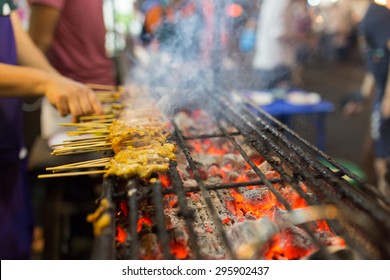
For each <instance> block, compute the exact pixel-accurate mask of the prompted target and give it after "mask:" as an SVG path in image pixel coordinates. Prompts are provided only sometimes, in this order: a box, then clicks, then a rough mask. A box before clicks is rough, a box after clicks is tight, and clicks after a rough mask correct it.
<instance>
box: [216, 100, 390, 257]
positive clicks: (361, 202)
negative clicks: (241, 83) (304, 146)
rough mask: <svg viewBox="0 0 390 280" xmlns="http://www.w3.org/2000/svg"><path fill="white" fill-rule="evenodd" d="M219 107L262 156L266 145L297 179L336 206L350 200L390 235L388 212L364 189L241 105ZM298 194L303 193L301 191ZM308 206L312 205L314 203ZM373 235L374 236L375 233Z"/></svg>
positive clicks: (223, 101) (222, 101) (224, 102)
mask: <svg viewBox="0 0 390 280" xmlns="http://www.w3.org/2000/svg"><path fill="white" fill-rule="evenodd" d="M219 104H223V107H222V109H221V110H220V112H222V114H223V116H225V117H226V118H227V119H229V118H230V119H231V118H232V117H231V116H232V115H233V116H236V118H235V119H234V120H232V122H233V123H235V124H237V122H239V123H241V125H243V126H244V129H243V131H241V132H242V133H243V134H244V135H245V136H247V137H248V138H251V140H250V142H251V144H252V145H253V146H254V147H255V148H256V147H257V148H256V149H257V150H258V151H259V152H262V153H264V152H265V151H266V148H265V147H264V143H265V144H266V146H267V147H268V149H269V148H270V149H272V150H273V151H274V152H276V153H278V154H279V156H281V157H282V158H283V160H285V161H286V162H289V163H290V164H291V166H293V167H294V168H293V169H294V172H295V175H296V176H297V177H299V176H302V178H303V179H304V180H306V181H307V182H309V183H310V184H312V186H315V187H316V190H317V191H320V192H321V193H323V194H324V195H325V197H327V199H328V200H330V201H332V202H333V203H335V204H340V203H341V202H342V201H344V202H345V198H346V197H348V198H349V199H348V200H347V201H348V203H349V202H351V201H352V202H353V203H354V204H355V206H357V208H358V209H365V210H367V212H369V213H370V217H371V218H373V219H376V220H377V221H379V226H380V227H382V223H385V224H384V226H385V227H386V229H385V231H384V233H383V234H385V233H388V232H389V227H388V225H387V224H388V221H389V214H388V213H386V211H385V210H384V209H381V208H380V207H379V206H378V205H377V203H374V202H373V201H372V199H371V198H370V197H367V196H366V195H365V193H364V192H362V191H360V189H357V190H356V188H354V187H353V186H350V185H348V184H347V183H346V181H345V180H343V179H341V178H339V177H337V176H335V175H334V174H333V173H332V172H331V171H330V170H329V169H328V168H325V167H323V166H322V165H320V164H318V163H316V162H315V160H314V159H312V158H310V157H309V156H308V155H307V154H305V152H303V151H302V150H301V149H300V148H299V147H297V146H296V145H294V144H292V143H291V142H290V141H289V140H288V139H287V138H286V137H285V135H283V134H282V133H281V132H280V131H279V129H276V128H274V127H273V126H271V125H270V124H269V123H266V122H265V121H264V120H262V119H261V118H259V117H257V116H254V115H253V114H252V113H251V112H250V111H249V109H247V108H241V107H240V106H238V105H237V106H235V107H233V106H231V105H230V104H228V103H227V101H226V100H225V99H222V98H219ZM238 107H239V108H238ZM227 112H228V113H227ZM253 123H256V125H254V124H253ZM244 130H246V131H244ZM270 136H272V137H275V140H274V141H272V140H271V139H270V138H269V137H270ZM260 139H262V140H263V141H264V143H260V142H259V140H260ZM275 141H277V144H276V143H275ZM281 144H284V145H286V146H287V148H288V151H289V152H290V153H291V151H293V152H295V154H296V155H298V159H299V160H297V159H296V158H292V155H291V154H289V155H286V154H284V153H283V151H282V150H281V148H280V145H281ZM296 155H295V156H296ZM308 168H312V169H314V170H315V171H316V172H317V173H318V174H319V176H317V177H320V178H322V179H324V180H326V182H327V183H328V184H329V185H328V186H324V185H323V184H320V183H319V182H320V181H321V180H316V178H315V177H314V176H312V175H311V174H310V172H308V170H307V169H308ZM282 175H283V173H282ZM284 177H286V176H284ZM306 181H305V182H306ZM293 187H294V186H293ZM329 187H333V192H331V191H330V190H329ZM336 187H337V188H336ZM295 188H296V186H295ZM296 189H297V188H296ZM297 190H298V191H299V188H298V189H297ZM336 198H337V199H336ZM308 202H310V203H312V201H308ZM362 215H365V213H362ZM372 230H373V229H370V231H372ZM370 233H371V234H372V232H370ZM385 247H386V246H385ZM385 250H388V249H385ZM385 254H386V255H389V252H385Z"/></svg>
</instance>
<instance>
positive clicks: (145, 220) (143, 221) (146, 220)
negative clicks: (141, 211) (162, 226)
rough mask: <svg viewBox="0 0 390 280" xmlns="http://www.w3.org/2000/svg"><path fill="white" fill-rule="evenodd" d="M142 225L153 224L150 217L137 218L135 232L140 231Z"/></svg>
mask: <svg viewBox="0 0 390 280" xmlns="http://www.w3.org/2000/svg"><path fill="white" fill-rule="evenodd" d="M143 225H146V226H149V227H151V226H153V222H152V220H151V219H149V218H146V217H141V218H140V219H139V220H138V224H137V232H140V231H141V229H142V227H143Z"/></svg>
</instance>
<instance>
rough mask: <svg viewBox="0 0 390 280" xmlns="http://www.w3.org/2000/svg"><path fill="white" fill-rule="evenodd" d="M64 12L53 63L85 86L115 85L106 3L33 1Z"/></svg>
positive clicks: (52, 51)
mask: <svg viewBox="0 0 390 280" xmlns="http://www.w3.org/2000/svg"><path fill="white" fill-rule="evenodd" d="M30 3H31V4H32V5H33V4H42V5H47V6H50V7H52V8H55V9H59V10H60V11H61V15H60V18H59V21H58V25H57V27H56V29H55V33H54V39H53V43H52V46H51V48H50V49H49V51H48V59H49V61H50V63H51V64H52V65H53V66H54V67H55V68H56V69H57V70H58V71H59V72H60V73H61V74H63V75H64V76H67V77H69V78H72V79H74V80H76V81H79V82H83V83H98V84H114V75H113V65H112V62H111V60H110V59H109V58H108V57H107V55H106V50H105V33H106V30H105V26H104V20H103V11H102V7H103V1H102V0H77V1H75V0H30Z"/></svg>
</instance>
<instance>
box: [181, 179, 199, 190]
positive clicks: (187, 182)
mask: <svg viewBox="0 0 390 280" xmlns="http://www.w3.org/2000/svg"><path fill="white" fill-rule="evenodd" d="M183 186H184V187H185V188H192V187H196V186H198V183H197V182H196V180H194V179H187V180H185V181H184V180H183Z"/></svg>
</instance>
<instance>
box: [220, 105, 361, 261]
mask: <svg viewBox="0 0 390 280" xmlns="http://www.w3.org/2000/svg"><path fill="white" fill-rule="evenodd" d="M224 112H226V111H224ZM234 113H235V112H231V113H230V114H228V116H229V117H230V116H233V115H234ZM227 121H229V122H231V120H228V119H227ZM233 122H234V124H235V125H236V128H237V126H240V124H239V123H240V120H233ZM241 125H248V123H247V122H242V124H241ZM219 127H220V129H221V130H222V131H225V129H224V128H223V127H222V125H221V124H219ZM239 130H240V131H241V132H242V133H243V134H244V135H246V136H247V140H249V142H250V143H251V145H252V147H254V148H255V149H256V150H257V151H258V152H259V153H260V154H261V155H262V156H263V157H264V158H265V159H266V160H267V161H268V163H269V164H271V166H272V167H273V168H274V169H275V170H276V171H277V172H278V173H279V174H280V175H281V176H282V177H283V179H284V182H287V183H288V184H290V185H291V186H292V187H293V189H294V190H295V191H297V193H298V194H299V195H300V196H301V197H302V198H303V199H304V200H305V201H306V202H307V204H308V205H318V204H319V203H318V202H317V201H315V200H314V199H312V198H310V197H309V196H308V195H307V194H306V193H305V192H304V191H303V190H302V188H301V187H300V186H299V185H298V179H299V178H298V177H299V176H293V177H291V176H289V175H288V174H287V173H286V171H285V170H284V169H283V168H282V167H281V166H280V165H279V164H277V163H276V162H275V160H274V159H273V158H272V155H270V150H271V148H272V150H273V151H274V152H276V153H277V154H278V155H279V156H281V157H282V158H283V159H284V160H285V162H288V163H290V164H292V166H294V165H296V164H294V161H293V160H292V159H291V158H290V157H288V156H287V155H285V154H284V153H283V151H282V150H281V149H280V148H279V147H278V146H277V145H276V144H275V143H273V145H271V144H272V141H271V140H270V139H269V138H268V137H267V136H266V134H261V135H260V137H261V138H263V140H264V143H262V144H260V143H258V139H259V137H255V136H252V135H250V133H245V130H246V129H245V128H242V127H240V128H239ZM227 137H228V138H231V137H230V136H227ZM230 141H234V142H236V141H235V140H234V139H230ZM264 144H265V145H264ZM235 146H238V149H239V150H241V148H240V147H239V144H235ZM244 158H246V159H247V156H245V157H244ZM249 160H250V159H249ZM251 165H252V164H251ZM256 169H257V168H256ZM299 169H302V166H299V165H298V166H294V170H295V171H299ZM303 169H304V168H303ZM255 172H256V170H255ZM256 173H257V172H256ZM298 173H299V172H298ZM306 177H307V181H306V182H309V184H311V185H313V184H315V183H314V181H315V178H314V177H313V176H311V175H307V176H306ZM267 186H268V185H267ZM332 202H333V203H334V204H336V203H337V202H338V201H337V200H332ZM290 209H291V207H290ZM328 223H329V224H332V225H335V223H334V222H333V221H331V220H328ZM302 227H303V229H305V231H306V232H307V233H308V235H309V236H310V237H311V238H312V240H313V241H314V244H315V245H316V246H317V247H318V248H319V249H320V251H319V254H322V256H323V257H324V258H327V259H332V258H334V256H333V255H329V254H326V253H325V247H324V246H321V244H320V243H319V242H318V240H317V238H316V237H315V236H314V234H313V233H312V230H310V228H309V227H308V226H307V225H302ZM336 228H339V227H338V226H336ZM337 233H338V234H339V235H341V236H343V237H345V239H346V242H347V243H348V244H353V245H356V246H354V247H355V248H358V249H357V251H358V252H359V253H360V254H361V255H362V256H365V255H367V251H365V250H362V249H361V246H360V245H359V246H358V244H356V242H355V241H354V239H353V238H351V237H350V236H349V235H348V234H347V233H345V232H344V231H341V229H340V230H339V231H338V232H337ZM367 257H368V256H367Z"/></svg>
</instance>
